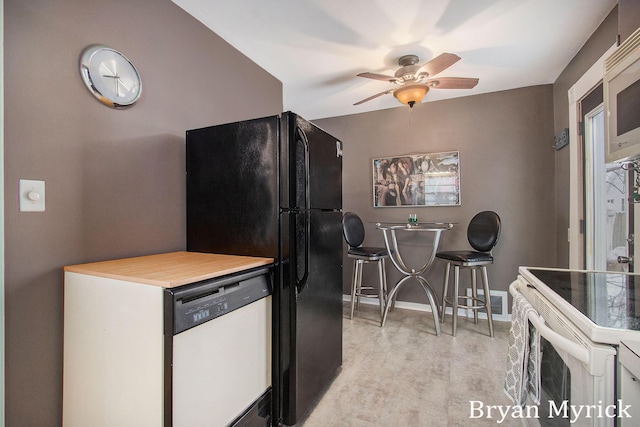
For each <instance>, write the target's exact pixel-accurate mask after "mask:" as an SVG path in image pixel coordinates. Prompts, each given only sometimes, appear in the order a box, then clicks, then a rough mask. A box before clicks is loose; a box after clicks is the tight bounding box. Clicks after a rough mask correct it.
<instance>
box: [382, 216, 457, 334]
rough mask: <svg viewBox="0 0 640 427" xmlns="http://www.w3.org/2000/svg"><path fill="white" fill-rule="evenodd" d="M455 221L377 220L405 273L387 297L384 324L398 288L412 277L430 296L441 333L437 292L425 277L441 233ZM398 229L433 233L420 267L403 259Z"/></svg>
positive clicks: (388, 248) (437, 330) (394, 260)
mask: <svg viewBox="0 0 640 427" xmlns="http://www.w3.org/2000/svg"><path fill="white" fill-rule="evenodd" d="M453 225H454V223H451V222H425V223H420V224H406V223H391V222H377V223H376V227H377V228H378V229H379V230H382V233H383V234H384V244H385V246H386V247H387V251H388V252H389V256H390V258H391V262H393V265H394V266H395V267H396V268H397V269H398V271H399V272H400V273H401V274H402V275H403V277H402V278H400V280H398V282H397V283H396V284H395V285H394V286H393V288H392V289H391V292H389V295H388V296H387V298H386V302H385V308H384V315H383V316H382V326H384V324H385V322H386V320H387V314H388V313H389V308H390V307H391V305H392V304H393V301H394V298H395V296H396V294H397V293H398V290H399V289H400V287H401V286H402V285H404V284H405V283H407V282H408V281H409V280H411V279H415V280H416V281H417V282H418V283H419V284H420V286H422V289H424V292H425V293H426V294H427V298H429V304H430V305H431V312H432V313H433V321H434V325H435V327H436V335H438V336H439V335H440V321H439V318H438V304H437V303H436V299H435V293H434V291H433V288H432V287H431V285H430V284H429V282H428V281H427V279H425V277H424V273H425V272H426V271H427V270H428V269H429V267H430V266H431V264H432V263H433V260H434V259H435V256H436V252H437V251H438V244H439V243H440V235H441V234H442V232H443V231H446V230H451V229H452V228H453ZM397 231H402V232H410V233H428V234H431V235H433V243H432V245H431V251H430V252H429V253H428V257H427V259H426V261H425V263H424V264H423V265H422V267H420V268H419V269H415V268H410V267H408V266H407V264H406V263H405V262H404V260H403V259H402V254H401V253H400V248H399V247H398V239H397V236H396V232H397Z"/></svg>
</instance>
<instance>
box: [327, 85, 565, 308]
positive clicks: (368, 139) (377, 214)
mask: <svg viewBox="0 0 640 427" xmlns="http://www.w3.org/2000/svg"><path fill="white" fill-rule="evenodd" d="M427 96H428V95H427ZM316 123H317V124H318V125H319V126H321V127H323V128H324V129H326V130H328V131H329V132H331V133H333V134H334V135H335V136H336V137H338V138H340V139H341V140H343V141H344V166H343V167H344V173H343V176H344V182H343V189H344V196H343V206H344V210H345V211H354V212H356V213H358V214H359V215H360V216H361V217H362V219H363V221H364V222H365V223H366V232H367V240H366V244H367V245H380V246H383V245H384V243H383V240H382V235H381V232H380V231H378V230H376V229H375V226H374V224H373V222H376V221H406V218H407V214H408V213H410V212H412V213H416V214H417V216H418V219H419V220H422V221H425V220H446V221H452V222H457V223H458V225H457V226H456V228H454V230H453V231H451V232H446V233H444V235H443V238H442V242H441V248H443V249H445V248H446V249H458V248H460V249H467V248H469V245H468V242H467V240H466V226H467V224H468V222H469V220H470V219H471V218H472V216H473V215H474V214H476V213H477V212H479V211H482V210H487V209H490V210H494V211H496V212H497V213H498V214H499V215H500V217H501V219H502V223H503V229H502V236H501V240H500V242H499V244H498V246H497V247H496V248H495V250H494V255H495V258H496V262H495V264H494V265H492V266H490V267H489V280H490V282H491V285H492V288H493V289H497V290H506V289H507V287H508V285H509V283H511V281H513V280H514V279H515V277H516V274H517V268H518V266H519V265H553V264H554V262H555V254H554V253H553V248H554V245H555V233H554V216H553V207H554V200H553V191H552V189H553V184H554V177H553V171H554V164H553V158H554V152H553V148H552V147H551V146H552V144H553V98H552V87H551V85H545V86H534V87H527V88H522V89H516V90H510V91H505V92H496V93H490V94H485V95H477V96H470V97H463V98H457V99H453V100H445V101H438V102H429V103H423V104H420V105H418V106H416V107H415V108H414V109H413V110H412V111H410V110H409V108H407V107H398V108H393V109H389V110H383V111H376V112H370V113H362V114H357V115H351V116H344V117H335V118H328V119H323V120H316ZM453 150H456V151H459V152H460V171H461V192H462V195H461V200H462V205H461V206H459V207H422V208H407V207H398V208H373V207H372V189H371V186H372V176H371V175H372V166H371V160H372V159H373V158H377V157H391V156H396V155H402V154H410V153H425V152H426V153H429V152H440V151H453ZM401 244H404V245H406V246H405V247H406V249H407V251H408V252H407V254H409V253H410V254H411V255H408V258H409V259H410V260H411V262H412V263H413V264H414V265H417V264H418V263H419V262H420V261H421V260H422V259H423V258H424V256H425V251H428V250H429V245H428V243H426V242H424V241H421V239H420V238H418V237H416V236H415V235H408V236H403V241H402V242H401ZM344 265H345V268H344V290H345V293H348V289H349V286H350V281H351V273H352V271H353V270H352V268H353V265H352V261H351V260H349V259H348V258H347V257H346V251H345V258H344ZM366 270H369V269H366ZM388 271H389V280H390V281H391V282H395V281H396V280H397V279H398V278H399V275H398V273H397V272H396V271H395V270H394V269H393V267H391V266H390V268H389V269H388ZM443 271H444V268H443V264H442V263H441V262H436V264H435V268H434V269H433V270H432V271H431V273H430V274H428V276H427V279H428V280H429V281H430V282H431V283H432V285H433V286H434V287H435V288H436V291H437V292H438V294H440V292H441V288H442V275H443ZM370 273H371V272H367V275H366V276H365V279H367V278H369V280H372V279H371V278H372V277H374V276H373V275H372V274H370ZM467 276H468V274H466V275H465V276H464V277H463V279H464V280H465V282H468V277H467ZM399 300H401V301H412V302H420V303H425V304H426V303H427V298H426V296H425V295H424V293H423V292H422V290H421V289H420V288H419V286H417V285H415V284H414V285H407V286H405V287H404V288H403V289H402V291H401V293H400V295H399Z"/></svg>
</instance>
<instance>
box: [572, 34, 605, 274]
mask: <svg viewBox="0 0 640 427" xmlns="http://www.w3.org/2000/svg"><path fill="white" fill-rule="evenodd" d="M615 48H616V45H615V44H614V45H613V46H611V47H610V48H609V50H607V51H606V52H605V53H604V55H602V56H601V57H600V59H598V60H597V61H596V63H595V64H593V65H592V66H591V68H589V70H588V71H587V72H586V73H585V74H584V75H583V76H582V77H581V78H580V79H579V80H578V81H577V82H576V83H575V84H574V85H573V86H571V88H570V89H569V91H568V92H567V95H568V96H569V157H570V161H569V230H568V239H569V268H584V267H583V266H584V260H583V253H582V246H583V245H582V236H581V233H580V219H581V216H582V215H581V213H582V194H581V191H582V184H581V181H582V177H581V173H580V171H581V170H582V166H581V162H582V157H581V155H580V141H581V139H580V135H579V132H578V126H579V121H580V117H579V116H580V112H579V108H578V104H579V102H580V100H581V99H582V98H583V97H584V96H585V95H587V94H588V93H589V92H590V91H591V90H592V89H593V88H594V87H596V86H597V85H598V84H599V83H600V82H601V81H602V78H603V76H604V61H605V59H607V58H608V57H609V56H610V55H611V53H613V51H614V50H615Z"/></svg>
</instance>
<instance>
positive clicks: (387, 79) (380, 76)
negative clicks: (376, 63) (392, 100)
mask: <svg viewBox="0 0 640 427" xmlns="http://www.w3.org/2000/svg"><path fill="white" fill-rule="evenodd" d="M358 77H364V78H365V79H373V80H382V81H383V82H390V83H395V82H397V81H398V78H397V77H393V76H385V75H384V74H376V73H360V74H358Z"/></svg>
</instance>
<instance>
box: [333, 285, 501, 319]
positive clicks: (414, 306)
mask: <svg viewBox="0 0 640 427" xmlns="http://www.w3.org/2000/svg"><path fill="white" fill-rule="evenodd" d="M492 294H493V292H492ZM342 300H343V301H346V302H351V295H345V294H343V295H342ZM360 304H368V305H378V299H377V298H367V297H360ZM396 308H404V309H407V310H414V311H426V312H429V313H431V305H429V304H423V303H419V302H407V301H396ZM467 312H468V313H467ZM452 313H453V310H452V308H451V307H447V310H446V314H452ZM483 316H484V317H483ZM458 317H468V318H472V317H473V313H472V312H471V310H466V309H464V308H459V309H458ZM478 317H479V318H480V319H483V318H484V319H486V318H487V315H486V313H479V314H478ZM492 317H493V320H495V321H497V322H511V314H509V313H507V314H506V316H505V315H494V316H492Z"/></svg>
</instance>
